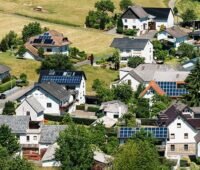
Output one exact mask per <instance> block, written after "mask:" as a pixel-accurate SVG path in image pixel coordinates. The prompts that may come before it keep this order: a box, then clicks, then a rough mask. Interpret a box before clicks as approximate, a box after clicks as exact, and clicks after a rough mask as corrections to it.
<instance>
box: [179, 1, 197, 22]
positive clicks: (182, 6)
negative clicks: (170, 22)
mask: <svg viewBox="0 0 200 170" xmlns="http://www.w3.org/2000/svg"><path fill="white" fill-rule="evenodd" d="M176 6H177V7H178V10H179V13H182V12H184V11H186V9H188V8H189V9H194V11H195V12H196V13H197V15H198V18H199V19H200V2H198V1H194V0H177V3H176Z"/></svg>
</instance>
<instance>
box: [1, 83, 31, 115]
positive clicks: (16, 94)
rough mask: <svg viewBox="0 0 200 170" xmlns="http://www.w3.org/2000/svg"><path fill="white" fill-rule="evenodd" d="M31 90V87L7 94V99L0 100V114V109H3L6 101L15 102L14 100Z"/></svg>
mask: <svg viewBox="0 0 200 170" xmlns="http://www.w3.org/2000/svg"><path fill="white" fill-rule="evenodd" d="M32 88H33V85H31V86H28V87H24V88H21V89H19V90H17V91H15V92H13V93H11V94H9V96H7V98H6V99H5V100H0V112H1V108H3V107H4V105H5V103H6V102H7V101H15V100H16V99H18V98H19V97H20V96H22V95H23V94H25V93H26V92H27V91H29V90H30V89H32Z"/></svg>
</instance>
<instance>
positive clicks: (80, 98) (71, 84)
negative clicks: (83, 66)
mask: <svg viewBox="0 0 200 170" xmlns="http://www.w3.org/2000/svg"><path fill="white" fill-rule="evenodd" d="M38 82H39V83H44V82H54V83H57V84H60V85H63V86H64V87H65V88H66V89H67V90H72V91H74V93H75V95H76V97H75V98H76V104H77V105H80V104H84V103H85V95H86V76H85V73H84V72H83V71H70V70H42V71H41V72H40V77H39V81H38Z"/></svg>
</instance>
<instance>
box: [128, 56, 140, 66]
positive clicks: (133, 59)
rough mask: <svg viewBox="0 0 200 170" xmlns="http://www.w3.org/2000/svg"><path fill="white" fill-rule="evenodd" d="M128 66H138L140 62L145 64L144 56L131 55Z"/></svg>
mask: <svg viewBox="0 0 200 170" xmlns="http://www.w3.org/2000/svg"><path fill="white" fill-rule="evenodd" d="M127 64H128V66H129V67H131V68H136V67H137V66H138V65H140V64H144V58H141V57H139V56H138V57H130V58H129V59H128V63H127Z"/></svg>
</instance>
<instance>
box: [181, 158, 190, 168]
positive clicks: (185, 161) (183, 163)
mask: <svg viewBox="0 0 200 170" xmlns="http://www.w3.org/2000/svg"><path fill="white" fill-rule="evenodd" d="M188 166H189V163H188V161H187V160H183V159H181V160H180V167H188Z"/></svg>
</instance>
